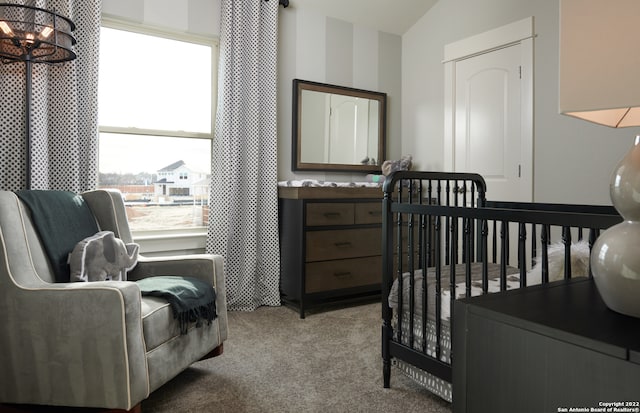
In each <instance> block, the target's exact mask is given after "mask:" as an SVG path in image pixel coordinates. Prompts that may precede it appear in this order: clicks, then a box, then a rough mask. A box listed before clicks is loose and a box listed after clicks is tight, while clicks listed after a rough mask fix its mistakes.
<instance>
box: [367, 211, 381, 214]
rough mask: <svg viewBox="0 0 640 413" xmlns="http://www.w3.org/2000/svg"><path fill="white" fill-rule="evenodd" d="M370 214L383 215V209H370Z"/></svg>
mask: <svg viewBox="0 0 640 413" xmlns="http://www.w3.org/2000/svg"><path fill="white" fill-rule="evenodd" d="M369 215H382V211H369Z"/></svg>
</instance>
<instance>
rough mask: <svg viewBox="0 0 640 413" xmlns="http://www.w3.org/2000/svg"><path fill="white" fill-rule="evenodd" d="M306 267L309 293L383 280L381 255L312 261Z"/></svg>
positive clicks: (307, 290)
mask: <svg viewBox="0 0 640 413" xmlns="http://www.w3.org/2000/svg"><path fill="white" fill-rule="evenodd" d="M305 269H306V286H305V291H306V293H307V294H310V293H317V292H322V291H331V290H339V289H343V288H352V287H360V286H364V285H373V284H380V283H381V282H382V257H381V256H377V257H368V258H351V259H346V260H335V261H321V262H312V263H307V264H306V266H305Z"/></svg>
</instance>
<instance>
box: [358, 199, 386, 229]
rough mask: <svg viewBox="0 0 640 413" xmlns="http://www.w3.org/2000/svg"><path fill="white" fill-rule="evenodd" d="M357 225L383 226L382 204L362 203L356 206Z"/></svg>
mask: <svg viewBox="0 0 640 413" xmlns="http://www.w3.org/2000/svg"><path fill="white" fill-rule="evenodd" d="M355 210H356V217H355V222H356V224H381V223H382V202H361V203H357V204H355Z"/></svg>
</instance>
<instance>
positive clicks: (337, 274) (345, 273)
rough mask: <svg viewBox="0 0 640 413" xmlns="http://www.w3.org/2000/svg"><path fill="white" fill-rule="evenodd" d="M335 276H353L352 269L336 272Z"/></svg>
mask: <svg viewBox="0 0 640 413" xmlns="http://www.w3.org/2000/svg"><path fill="white" fill-rule="evenodd" d="M333 276H334V277H336V278H345V277H349V276H351V272H350V271H344V272H334V273H333Z"/></svg>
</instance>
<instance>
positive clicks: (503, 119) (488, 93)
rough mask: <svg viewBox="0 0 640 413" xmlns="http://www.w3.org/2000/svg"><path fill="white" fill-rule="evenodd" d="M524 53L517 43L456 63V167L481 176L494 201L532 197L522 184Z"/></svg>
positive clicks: (454, 162)
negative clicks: (522, 75) (522, 71)
mask: <svg viewBox="0 0 640 413" xmlns="http://www.w3.org/2000/svg"><path fill="white" fill-rule="evenodd" d="M521 56H522V52H521V45H520V44H519V43H518V44H515V45H512V46H509V47H505V48H502V49H498V50H494V51H490V52H487V53H484V54H480V55H476V56H473V57H469V58H466V59H463V60H459V61H457V62H456V63H455V74H454V76H455V81H454V85H455V86H454V87H455V91H454V101H455V114H454V117H455V132H454V150H453V158H454V159H453V164H454V165H453V166H454V171H456V172H475V173H479V174H480V175H482V176H483V177H484V179H485V180H486V182H487V199H490V200H501V201H531V191H530V188H523V182H522V173H523V168H522V163H523V159H522V156H523V147H527V146H528V145H523V143H522V139H523V138H522V135H521V130H522V128H521V113H522V102H521V101H522V92H521V90H522V87H521V85H522V81H521V70H522V61H521ZM527 156H531V154H528V155H527Z"/></svg>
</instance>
